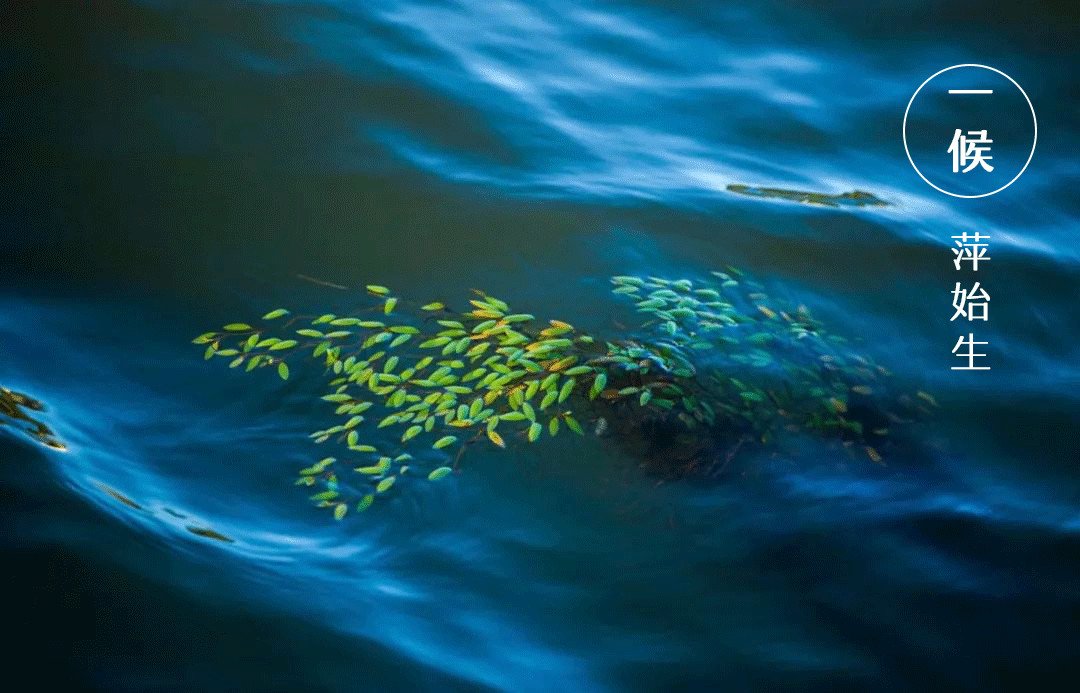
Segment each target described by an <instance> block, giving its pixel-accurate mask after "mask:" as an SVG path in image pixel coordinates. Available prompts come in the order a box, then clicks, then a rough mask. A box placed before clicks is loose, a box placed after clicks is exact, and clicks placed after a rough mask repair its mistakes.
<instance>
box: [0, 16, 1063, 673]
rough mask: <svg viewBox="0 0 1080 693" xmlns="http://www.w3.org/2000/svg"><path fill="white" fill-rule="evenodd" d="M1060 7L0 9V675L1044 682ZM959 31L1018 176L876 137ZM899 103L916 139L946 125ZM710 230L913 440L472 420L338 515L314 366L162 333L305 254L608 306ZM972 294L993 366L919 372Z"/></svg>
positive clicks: (941, 63) (710, 254)
mask: <svg viewBox="0 0 1080 693" xmlns="http://www.w3.org/2000/svg"><path fill="white" fill-rule="evenodd" d="M1077 17H1078V14H1077V12H1076V9H1075V7H1074V6H1073V5H1072V4H1070V3H1047V4H1036V5H1023V6H1021V5H1007V4H1000V5H996V6H992V7H991V6H987V5H986V3H975V2H960V3H946V4H941V3H931V2H913V3H907V6H906V7H899V6H894V5H893V4H885V3H883V4H881V5H872V4H871V5H866V4H862V5H855V4H852V3H836V4H835V6H833V7H831V8H827V7H814V6H812V5H811V4H809V3H798V2H787V3H785V2H744V3H738V4H724V3H712V2H692V1H691V2H680V3H661V2H621V1H620V2H587V1H585V0H574V1H570V0H545V1H542V2H517V1H507V2H490V1H487V2H484V1H480V0H458V1H456V2H405V1H402V0H393V1H390V0H365V1H364V2H359V1H353V2H347V1H345V0H338V1H332V0H311V1H309V2H293V1H287V0H280V1H266V2H242V3H241V2H222V1H221V0H214V1H209V0H206V1H201V0H192V1H187V2H170V1H168V0H154V1H148V2H141V3H132V2H115V3H22V4H17V5H13V6H11V7H8V8H6V9H3V10H0V37H2V41H0V46H2V48H0V59H2V61H3V64H4V67H5V71H4V72H5V75H6V77H7V83H8V85H9V89H8V94H9V97H8V99H6V100H5V101H4V102H3V103H2V104H0V140H2V141H3V143H4V145H5V147H4V148H5V156H4V157H3V160H2V161H3V163H2V166H3V167H4V174H5V176H4V180H5V181H7V185H5V186H4V187H3V192H2V193H0V200H2V202H3V204H2V205H0V277H2V278H3V281H2V282H0V385H4V386H5V387H9V388H12V389H13V390H17V391H21V392H26V393H28V394H30V395H32V396H34V397H36V398H38V399H40V400H42V401H43V402H45V403H46V404H47V406H48V410H47V412H46V413H45V414H44V419H45V420H46V421H47V422H48V423H49V425H50V426H52V427H53V428H55V429H56V431H57V432H58V434H59V436H60V437H61V439H63V440H64V442H65V443H66V444H67V446H68V450H67V451H66V452H56V451H53V450H49V449H47V448H45V447H42V446H40V445H37V444H35V443H34V442H33V441H32V440H30V439H29V438H27V437H25V436H21V435H18V434H16V433H14V432H12V431H11V430H9V428H0V515H2V525H0V526H2V528H3V529H2V532H0V546H2V550H3V555H4V564H5V567H6V570H5V573H6V580H5V585H6V588H7V589H6V590H5V592H6V594H7V596H8V624H9V644H8V645H7V646H6V647H5V648H4V650H5V652H4V661H6V662H7V663H8V670H9V672H14V671H20V672H25V673H26V674H27V675H29V676H31V677H33V678H34V679H35V680H36V681H37V682H38V685H39V687H42V688H45V689H51V688H53V687H56V686H60V685H65V686H67V687H68V688H67V689H68V690H84V689H93V690H107V691H195V690H198V691H211V690H222V691H247V690H250V691H296V690H304V691H322V690H325V691H390V690H401V691H417V690H433V691H443V690H463V691H464V690H468V691H472V690H501V691H554V690H559V691H564V690H565V691H572V690H590V691H591V690H598V691H608V690H610V691H622V690H629V691H636V690H642V691H668V690H719V689H721V688H723V689H732V690H770V691H771V690H814V689H821V690H841V689H849V688H852V689H862V690H875V691H879V690H969V689H970V690H1013V689H1021V688H1022V689H1024V690H1051V689H1069V690H1071V689H1072V688H1073V687H1074V686H1075V680H1076V675H1077V674H1078V673H1080V580H1078V578H1080V472H1078V464H1080V443H1078V442H1077V437H1076V430H1077V426H1078V424H1080V401H1078V396H1077V392H1078V387H1080V369H1078V363H1080V358H1078V357H1080V348H1078V346H1077V345H1078V344H1080V322H1078V320H1077V309H1076V305H1077V299H1078V290H1077V287H1078V280H1080V244H1078V242H1077V238H1078V236H1077V232H1078V230H1080V229H1078V224H1077V216H1078V213H1080V205H1078V202H1077V201H1078V199H1080V198H1078V197H1077V195H1076V192H1075V191H1076V189H1077V186H1078V184H1080V164H1078V163H1077V160H1076V157H1075V153H1076V151H1077V144H1078V142H1080V134H1078V130H1077V127H1076V124H1077V113H1078V104H1080V101H1078V96H1080V92H1078V86H1077V81H1076V74H1077V68H1078V67H1080V65H1078V60H1077V53H1076V49H1075V37H1076V35H1077V30H1078V29H1080V22H1078V19H1077ZM961 63H981V64H988V65H991V66H994V67H996V68H998V69H1000V70H1002V71H1004V72H1005V73H1007V74H1008V75H1010V76H1011V77H1012V78H1013V79H1015V80H1016V81H1017V82H1018V83H1019V84H1021V85H1022V86H1023V88H1024V89H1025V91H1026V92H1027V94H1028V96H1029V97H1030V99H1031V102H1032V104H1033V106H1034V109H1035V111H1036V113H1037V116H1038V127H1039V139H1038V145H1037V148H1036V152H1035V155H1034V157H1033V159H1032V162H1031V164H1030V166H1029V167H1028V169H1027V170H1026V171H1025V173H1024V175H1023V176H1021V177H1020V179H1019V180H1017V182H1015V183H1014V184H1013V185H1012V186H1011V187H1009V188H1008V189H1007V190H1005V191H1003V192H1001V193H999V194H997V195H994V196H990V197H986V198H981V199H971V200H968V199H957V198H951V197H947V196H945V195H942V194H941V193H939V192H937V191H935V190H934V189H933V188H931V187H930V186H928V185H927V184H926V183H925V182H923V181H922V180H921V179H920V178H919V176H918V175H917V174H916V172H915V171H914V170H913V168H912V166H911V164H910V163H909V161H908V158H907V156H906V154H905V151H904V145H903V141H902V137H901V123H902V119H903V114H904V109H905V108H906V106H907V103H908V100H909V99H910V98H911V95H912V94H913V93H914V92H915V90H916V89H917V88H918V86H919V85H920V84H921V83H922V82H923V81H924V80H925V79H926V78H927V77H929V76H930V75H932V74H933V73H935V72H937V71H938V70H940V69H942V68H945V67H948V66H950V65H955V64H961ZM922 117H924V118H925V119H926V121H927V122H929V123H931V124H932V125H933V126H935V127H937V126H940V128H941V130H942V132H944V133H945V137H946V138H945V139H944V140H943V142H942V151H941V155H942V157H943V159H942V161H943V162H945V161H947V158H946V157H947V154H946V153H945V147H947V146H948V138H949V137H951V134H952V132H953V129H954V127H963V126H961V125H958V124H956V123H954V122H952V120H951V119H950V118H951V116H950V113H949V112H948V110H947V109H944V110H942V111H941V112H935V111H934V110H933V109H927V111H925V112H923V113H922ZM935 119H936V120H935ZM1003 146H1004V145H1003ZM1003 156H1004V154H1003ZM731 184H746V185H753V186H763V187H773V188H783V189H792V190H801V191H810V192H821V193H829V194H839V193H843V192H847V191H852V190H863V191H868V192H872V193H873V194H874V195H876V196H878V197H879V198H881V199H883V200H885V201H887V202H888V203H889V205H888V206H885V207H855V206H841V207H822V206H815V205H808V204H800V203H798V202H793V201H790V200H785V199H771V198H760V197H750V196H745V195H740V194H736V193H734V192H731V191H729V190H728V189H727V187H728V186H729V185H731ZM976 231H978V232H981V233H983V234H987V235H989V236H990V239H991V240H990V241H989V242H990V253H989V254H990V256H991V257H992V261H990V262H988V263H986V265H984V266H983V267H980V269H979V271H978V274H977V275H975V274H974V273H971V272H960V273H958V272H957V271H956V270H955V269H954V267H953V263H952V259H953V254H952V252H951V250H950V249H951V248H952V247H954V246H953V241H952V240H951V237H952V236H954V235H959V234H962V233H965V232H967V233H974V232H976ZM728 264H732V265H736V266H738V267H741V268H743V269H745V270H746V271H748V272H750V273H752V274H753V275H755V276H757V277H758V278H759V279H761V280H762V281H763V282H765V283H766V284H767V285H768V286H769V287H770V290H771V291H773V292H775V293H777V294H780V295H785V296H789V297H790V298H791V299H792V300H793V301H796V302H802V303H805V304H807V305H808V306H810V307H812V309H813V310H814V311H815V313H817V314H818V315H819V316H821V317H822V318H823V319H824V320H826V321H827V322H828V324H829V325H830V327H831V329H832V331H834V332H837V333H841V334H846V335H848V336H850V337H852V338H853V339H859V340H861V348H864V349H865V350H866V351H867V352H869V353H870V354H872V355H873V356H874V358H875V359H877V360H878V361H880V362H882V363H886V364H888V365H889V368H890V369H891V370H892V371H893V373H894V374H895V378H896V379H897V380H898V381H899V382H901V383H903V384H904V385H905V386H907V387H908V388H909V389H911V390H924V391H928V392H932V393H933V396H934V398H935V399H936V401H937V402H938V403H940V405H941V406H940V409H939V410H938V412H937V414H936V415H935V416H934V417H933V418H932V419H931V420H930V421H928V422H926V423H925V425H924V426H923V427H922V428H920V429H919V431H918V440H917V444H913V445H910V446H907V447H904V448H902V449H901V451H900V452H898V453H897V454H895V455H893V456H890V457H889V458H887V459H886V460H885V464H884V465H875V464H872V463H871V462H869V461H868V460H866V459H864V458H862V457H858V458H857V459H850V458H848V457H847V456H838V453H837V452H836V451H835V450H832V449H827V448H825V447H824V446H822V447H818V446H817V445H815V444H814V443H813V442H810V441H808V442H806V445H805V447H806V449H805V450H802V451H801V452H800V454H799V455H798V456H797V457H796V458H795V459H790V458H786V457H784V458H779V457H772V456H770V455H768V454H767V453H765V452H763V453H761V454H759V455H751V456H749V457H748V458H747V459H743V460H741V461H739V462H738V463H737V464H735V465H733V466H732V468H731V469H730V471H729V473H727V474H726V475H725V476H723V477H722V478H721V479H720V480H719V481H716V482H714V483H707V484H706V483H692V482H681V483H662V481H663V480H661V479H657V478H655V477H651V476H650V475H648V474H645V473H643V472H642V471H641V470H640V469H639V466H640V463H641V460H638V459H635V458H634V456H633V454H632V453H630V452H629V451H627V450H624V449H621V448H620V447H619V446H618V445H614V444H613V441H611V440H610V439H609V438H604V437H600V438H596V437H593V436H589V437H586V438H584V439H576V438H575V439H574V440H569V439H567V440H563V439H562V438H559V439H555V440H551V441H547V442H546V443H545V444H544V445H542V446H532V447H529V448H528V449H521V446H519V447H517V448H515V449H514V450H513V451H512V452H508V453H501V454H499V451H493V452H478V453H477V454H476V455H472V454H470V456H469V460H468V463H467V464H466V465H465V467H464V472H463V473H462V474H460V475H455V476H454V477H452V478H451V479H448V480H446V481H445V483H441V484H431V485H428V484H413V485H412V486H411V487H410V488H408V489H407V490H403V491H402V492H401V493H398V494H395V495H394V496H393V497H392V498H391V499H389V500H388V501H387V502H386V503H382V504H380V505H379V506H377V507H376V508H372V509H371V510H370V511H368V512H367V513H365V514H363V515H360V516H356V515H350V516H349V517H348V518H346V520H345V521H343V522H340V523H335V522H333V521H332V520H331V519H330V518H329V517H328V516H327V513H326V512H325V511H320V510H317V509H315V508H313V507H311V505H310V503H309V502H308V501H307V499H306V494H305V493H304V492H303V491H301V490H298V489H297V488H296V487H295V486H293V480H294V478H295V472H296V470H297V469H299V468H300V467H303V466H305V465H306V464H308V463H310V461H312V460H313V459H317V458H318V457H321V456H322V454H323V453H322V451H321V450H319V449H317V448H315V446H313V445H312V444H311V442H310V441H309V439H308V437H307V434H308V433H309V432H310V431H311V430H314V429H316V428H318V427H320V426H323V425H325V424H324V423H323V422H324V421H325V419H326V412H325V411H323V409H322V408H321V407H320V406H319V405H318V404H313V402H314V400H315V396H316V395H317V394H319V393H318V390H316V389H315V388H316V387H317V385H316V383H317V374H314V373H309V374H305V373H304V372H302V371H298V372H296V373H295V374H294V377H293V378H290V380H289V381H288V382H281V381H280V380H278V379H276V378H273V377H266V376H265V374H262V373H252V374H244V373H239V372H236V371H229V370H227V369H225V368H224V367H223V364H219V363H210V364H207V363H204V362H203V360H202V358H201V352H200V350H199V349H198V348H195V347H192V345H191V344H190V343H189V342H190V340H191V338H192V337H193V336H194V335H197V334H199V333H202V332H204V331H206V330H208V329H213V328H215V327H216V326H218V325H221V324H224V323H225V322H231V321H233V320H237V319H245V318H248V317H255V316H258V315H262V314H263V313H265V312H266V311H267V310H269V309H271V308H274V307H277V306H278V305H288V306H291V307H295V308H297V309H307V310H309V311H321V310H324V309H326V310H335V309H342V310H344V309H346V308H348V307H349V306H350V305H351V304H353V302H354V300H355V299H356V296H355V295H354V294H352V293H350V292H348V291H341V290H339V289H335V288H332V287H329V286H327V285H326V284H325V283H329V284H339V285H344V286H362V285H364V284H367V283H379V284H386V285H388V286H392V287H393V288H394V290H395V291H396V292H398V293H400V294H401V295H404V296H409V297H412V298H416V299H418V300H428V299H432V298H442V297H447V298H451V299H461V298H464V297H465V296H466V295H467V293H468V289H469V288H473V287H477V288H483V289H485V290H487V291H490V292H491V293H492V294H494V295H496V296H500V297H503V298H505V299H506V300H508V301H510V302H512V303H513V304H514V305H515V307H519V308H520V309H521V310H527V311H529V312H533V313H536V314H537V315H542V316H545V317H555V318H560V319H564V320H568V321H570V322H572V323H574V324H575V325H576V326H578V327H580V328H582V329H586V330H595V331H598V332H604V331H607V332H610V331H611V330H612V329H613V316H614V315H616V313H617V306H616V303H615V301H614V299H613V298H611V296H610V294H609V288H610V287H609V284H608V281H607V277H609V276H610V275H613V274H650V275H656V276H665V277H672V278H677V277H682V276H688V277H701V276H707V273H708V271H709V270H712V269H717V268H721V267H723V266H725V265H728ZM311 279H317V280H318V281H319V282H324V283H316V282H314V281H311ZM973 279H979V280H981V281H982V283H983V285H984V286H985V287H986V288H987V290H988V291H989V292H990V295H991V309H990V310H991V312H990V320H989V322H988V323H985V324H984V323H974V324H973V325H974V326H972V325H971V324H967V323H963V322H962V321H957V322H950V320H949V318H950V316H952V314H953V308H952V306H951V303H952V295H951V291H952V289H953V287H954V283H955V282H956V281H960V280H963V281H965V282H970V281H971V280H973ZM969 330H970V331H972V332H975V333H976V334H977V336H978V337H979V338H980V339H985V340H987V341H988V342H989V345H988V347H987V350H988V352H989V354H990V355H989V356H988V360H989V364H990V365H991V366H992V369H991V370H990V371H984V372H962V371H953V370H951V369H950V367H951V366H953V365H957V364H958V361H957V360H956V357H954V356H953V355H952V354H951V353H950V350H951V349H952V347H953V345H954V343H955V342H956V340H957V338H958V337H959V336H960V335H961V334H963V333H966V332H968V331H969ZM193 529H195V530H213V531H214V532H217V533H220V535H221V536H222V537H227V538H228V540H229V541H222V540H220V539H214V538H213V537H207V536H205V535H199V534H196V533H194V532H193ZM12 675H14V674H12Z"/></svg>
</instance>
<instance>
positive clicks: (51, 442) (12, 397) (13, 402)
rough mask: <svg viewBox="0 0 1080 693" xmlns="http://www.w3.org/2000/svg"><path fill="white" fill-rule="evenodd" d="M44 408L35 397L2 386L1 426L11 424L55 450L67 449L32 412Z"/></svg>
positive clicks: (0, 402) (0, 388)
mask: <svg viewBox="0 0 1080 693" xmlns="http://www.w3.org/2000/svg"><path fill="white" fill-rule="evenodd" d="M44 410H45V406H44V405H43V404H42V403H41V402H39V401H38V400H36V399H34V398H33V397H30V396H29V395H24V394H22V393H20V392H15V391H14V390H9V389H7V388H6V387H0V426H11V427H12V428H14V429H16V430H19V431H22V432H23V433H25V434H26V435H28V436H30V437H31V438H32V439H34V440H35V441H37V442H38V443H41V444H42V445H45V446H47V447H50V448H52V449H54V450H67V446H65V445H64V444H63V443H62V442H60V440H59V439H58V438H57V437H56V434H55V433H54V432H53V430H52V429H51V428H49V427H48V426H47V425H46V424H45V423H44V422H43V421H40V420H39V419H38V418H36V416H34V415H31V414H30V412H41V411H44Z"/></svg>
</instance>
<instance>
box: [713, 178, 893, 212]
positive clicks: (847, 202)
mask: <svg viewBox="0 0 1080 693" xmlns="http://www.w3.org/2000/svg"><path fill="white" fill-rule="evenodd" d="M727 189H728V192H733V193H738V194H740V195H748V196H750V197H764V198H768V199H774V200H789V201H791V202H802V203H804V204H810V205H819V206H822V207H887V206H889V203H888V202H886V201H885V200H882V199H881V198H880V197H878V196H877V195H874V194H873V193H868V192H863V191H862V190H852V191H851V192H846V193H841V194H839V195H830V194H828V193H815V192H804V191H801V190H784V189H782V188H758V187H754V186H751V185H738V184H735V183H732V184H731V185H728V186H727Z"/></svg>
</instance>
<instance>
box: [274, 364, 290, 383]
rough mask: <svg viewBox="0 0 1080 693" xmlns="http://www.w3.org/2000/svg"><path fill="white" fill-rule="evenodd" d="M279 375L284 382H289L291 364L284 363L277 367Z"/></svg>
mask: <svg viewBox="0 0 1080 693" xmlns="http://www.w3.org/2000/svg"><path fill="white" fill-rule="evenodd" d="M277 373H278V375H279V376H281V379H282V380H288V379H289V364H287V363H285V362H284V361H282V362H281V363H279V364H278V365H277Z"/></svg>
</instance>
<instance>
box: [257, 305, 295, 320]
mask: <svg viewBox="0 0 1080 693" xmlns="http://www.w3.org/2000/svg"><path fill="white" fill-rule="evenodd" d="M288 314H289V311H287V310H285V309H284V308H278V309H277V310H272V311H270V312H269V313H267V314H266V315H264V316H263V318H262V319H263V320H274V319H275V318H280V317H281V316H282V315H288Z"/></svg>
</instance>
